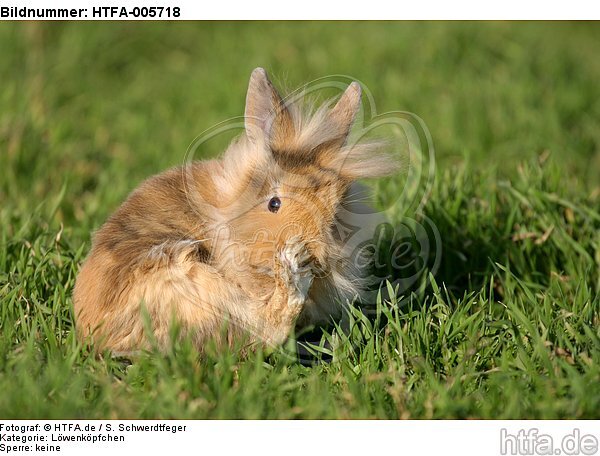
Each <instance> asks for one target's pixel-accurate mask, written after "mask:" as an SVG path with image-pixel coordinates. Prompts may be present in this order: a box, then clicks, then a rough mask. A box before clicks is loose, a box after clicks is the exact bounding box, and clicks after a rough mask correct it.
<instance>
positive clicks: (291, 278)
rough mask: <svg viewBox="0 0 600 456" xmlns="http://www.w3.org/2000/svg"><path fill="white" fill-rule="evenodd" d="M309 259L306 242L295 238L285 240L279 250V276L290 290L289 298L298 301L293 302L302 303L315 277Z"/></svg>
mask: <svg viewBox="0 0 600 456" xmlns="http://www.w3.org/2000/svg"><path fill="white" fill-rule="evenodd" d="M310 261H311V255H310V253H309V252H308V249H307V248H306V244H305V243H304V242H302V241H301V240H299V239H297V238H292V239H291V240H289V241H288V242H286V244H285V246H284V248H283V249H282V250H281V251H280V252H279V263H280V264H281V273H280V276H281V279H282V280H283V281H284V282H285V283H286V285H287V288H288V291H289V292H290V300H294V301H300V302H295V304H296V303H297V304H302V303H304V301H305V300H306V297H307V296H308V291H309V290H310V286H311V285H312V282H313V279H314V277H315V276H314V272H313V270H312V267H311V264H310Z"/></svg>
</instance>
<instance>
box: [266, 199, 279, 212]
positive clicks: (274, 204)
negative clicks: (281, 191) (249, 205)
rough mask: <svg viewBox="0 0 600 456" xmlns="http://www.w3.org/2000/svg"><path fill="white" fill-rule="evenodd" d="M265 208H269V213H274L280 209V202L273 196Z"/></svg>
mask: <svg viewBox="0 0 600 456" xmlns="http://www.w3.org/2000/svg"><path fill="white" fill-rule="evenodd" d="M267 207H268V208H269V210H270V211H271V212H273V213H275V212H277V211H278V210H279V208H280V207H281V200H280V199H279V198H277V197H276V196H274V197H273V198H271V199H270V200H269V204H268V205H267Z"/></svg>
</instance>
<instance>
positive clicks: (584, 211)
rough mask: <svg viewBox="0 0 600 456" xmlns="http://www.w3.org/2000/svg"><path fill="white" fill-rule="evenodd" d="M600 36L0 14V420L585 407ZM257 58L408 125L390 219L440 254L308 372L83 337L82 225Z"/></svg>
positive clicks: (436, 26) (595, 258)
mask: <svg viewBox="0 0 600 456" xmlns="http://www.w3.org/2000/svg"><path fill="white" fill-rule="evenodd" d="M599 43H600V28H599V27H598V26H597V25H596V24H587V23H526V22H520V23H507V22H499V23H473V22H469V23H459V22H454V23H441V22H436V23H427V22H422V23H375V22H365V23H328V22H314V23H305V22H295V23H278V22H268V23H254V22H240V23H218V22H217V23H172V24H168V23H156V24H142V23H112V24H111V23H103V24H96V23H94V24H76V23H66V24H49V23H48V24H44V23H23V24H15V23H1V24H0V49H2V59H0V169H1V174H0V203H1V204H0V303H1V307H0V417H2V418H5V419H9V418H600V297H599V291H600V272H599V270H600V128H599V125H600V84H599V83H598V81H600V59H598V44H599ZM256 66H263V67H265V68H267V69H268V70H269V72H270V74H271V75H272V76H273V79H274V80H275V82H276V83H277V84H278V85H279V86H284V87H287V88H289V89H295V88H297V87H300V86H301V85H302V84H304V83H307V82H309V81H312V80H314V79H316V78H319V77H323V76H329V75H336V74H343V75H350V76H352V77H354V78H356V79H358V80H360V81H361V82H362V83H363V85H364V86H365V87H366V88H368V90H369V91H370V93H371V94H372V95H373V98H374V101H375V103H376V106H377V111H378V112H386V111H392V110H399V111H407V112H412V113H415V114H416V115H418V116H419V117H420V118H422V119H423V121H424V123H425V124H426V126H427V128H428V130H429V132H430V133H431V137H432V139H433V144H434V145H435V165H436V170H435V174H434V176H432V179H431V181H432V183H433V186H432V188H431V193H430V195H429V197H428V199H427V201H426V204H425V205H424V207H423V208H422V210H421V211H418V212H412V211H413V210H414V208H412V207H408V206H407V207H400V208H399V209H398V210H395V211H392V216H391V220H390V222H391V223H392V225H394V226H401V225H403V224H405V223H406V221H407V220H415V221H416V222H417V223H424V221H426V220H428V221H430V222H431V224H432V225H433V226H434V227H435V229H436V230H437V232H439V239H438V241H439V243H438V244H439V249H440V252H439V254H438V255H436V257H435V258H434V260H435V259H437V260H438V264H436V265H435V267H431V269H430V270H429V269H428V266H430V264H429V263H427V264H425V265H423V268H422V271H421V276H420V280H419V281H418V283H415V284H413V286H412V287H408V288H407V287H405V288H403V289H402V290H398V296H397V297H392V298H390V299H381V300H380V301H379V303H378V305H377V307H376V309H364V312H361V311H360V310H359V309H355V310H353V312H352V321H353V325H352V329H351V331H350V332H349V333H346V334H344V333H341V334H340V333H337V334H335V335H333V333H335V328H329V329H327V330H326V331H325V333H324V334H323V338H322V341H327V340H329V341H333V342H335V343H334V348H333V356H331V354H330V353H328V351H329V349H328V348H327V347H329V345H324V347H325V348H322V349H320V350H317V349H315V351H317V352H321V354H319V353H317V354H316V360H315V362H313V363H306V362H299V360H298V359H294V357H293V356H290V353H293V350H292V349H293V345H292V344H290V345H288V347H286V348H284V349H282V350H275V351H273V352H269V353H266V352H264V351H260V350H258V351H256V352H254V353H251V354H249V355H247V356H241V355H239V354H237V353H236V352H235V351H231V352H226V353H223V352H214V351H211V350H209V353H207V354H206V355H205V356H203V357H199V356H198V355H197V353H195V352H194V350H193V349H192V348H191V347H190V345H189V344H188V343H186V342H185V341H183V342H181V343H180V344H178V345H177V346H176V347H174V348H173V350H172V352H171V353H168V354H159V353H147V354H145V355H143V356H141V357H140V358H138V359H136V360H135V361H134V362H133V363H132V364H131V363H129V362H127V361H126V360H122V359H113V358H111V357H110V356H106V354H98V353H95V351H94V349H93V347H83V346H81V344H80V343H78V342H77V340H76V338H75V334H74V331H73V310H72V299H71V292H72V289H73V284H74V280H75V277H76V275H77V272H78V269H79V267H80V265H81V262H82V261H83V259H84V258H85V255H86V254H87V252H88V251H89V248H90V242H91V233H92V232H93V230H94V229H96V228H98V227H99V226H100V225H101V224H102V222H103V221H104V220H105V218H106V217H107V216H108V215H109V214H110V213H111V212H112V211H113V210H114V209H115V208H116V207H117V206H118V205H119V203H120V202H121V201H122V200H123V199H124V198H125V197H126V196H127V194H128V193H129V192H130V191H131V190H133V189H134V188H135V187H136V186H137V185H138V184H139V183H140V182H141V181H142V180H143V179H144V178H146V177H148V176H150V175H152V174H154V173H157V172H159V171H161V170H163V169H165V168H167V167H169V166H172V165H176V164H179V163H181V162H182V161H183V159H184V157H185V153H186V150H187V148H188V146H189V145H190V143H191V142H192V141H193V140H194V138H195V137H196V136H197V135H199V134H201V133H202V132H203V131H204V130H205V129H207V128H209V127H211V126H213V125H215V124H216V123H218V122H220V121H223V120H225V119H229V118H231V117H235V116H240V115H242V113H243V103H244V96H245V90H246V86H247V81H248V76H249V74H250V71H251V70H252V69H253V68H254V67H256ZM223 144H224V141H215V142H213V143H209V144H207V145H206V147H205V148H203V149H202V151H201V154H203V155H204V156H206V157H209V156H215V155H217V154H218V153H219V150H220V148H222V147H223ZM201 154H199V155H201ZM433 177H434V179H433ZM400 184H401V183H399V182H397V181H395V180H394V179H390V180H387V181H385V182H384V183H382V184H380V185H378V186H376V187H375V188H376V190H377V195H376V196H377V198H378V200H379V201H394V200H395V198H396V196H397V195H396V193H397V192H398V188H399V186H400ZM423 185H424V184H423ZM397 204H401V203H397ZM432 264H433V263H432ZM382 286H383V288H384V289H387V288H386V284H385V283H383V284H382ZM392 294H393V293H392ZM367 310H369V311H368V312H367ZM320 358H322V359H320ZM319 359H320V361H319Z"/></svg>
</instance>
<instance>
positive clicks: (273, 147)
mask: <svg viewBox="0 0 600 456" xmlns="http://www.w3.org/2000/svg"><path fill="white" fill-rule="evenodd" d="M360 106H361V87H360V85H359V84H358V83H357V82H352V83H351V84H350V85H349V86H348V87H347V88H346V90H345V91H344V92H343V94H342V95H341V97H340V98H339V100H338V101H337V103H335V104H333V102H331V103H326V104H324V105H323V106H321V107H319V108H317V109H306V107H305V106H303V105H302V103H296V102H291V101H289V100H288V101H286V100H284V99H282V97H281V96H280V95H279V93H278V92H277V90H276V89H275V87H274V86H273V84H272V83H271V81H270V80H269V78H268V76H267V73H266V72H265V70H264V69H262V68H256V69H255V70H254V71H253V72H252V74H251V77H250V82H249V85H248V91H247V96H246V106H245V115H244V127H245V128H244V132H243V133H242V134H241V135H240V137H239V138H237V139H236V140H234V141H233V142H232V143H231V144H230V145H229V147H228V148H227V149H226V151H225V152H224V154H223V156H222V157H221V158H219V159H213V160H204V161H193V162H191V163H187V164H185V165H182V166H177V167H175V168H172V169H169V170H167V171H165V172H163V173H161V174H158V175H156V176H154V177H151V178H149V179H148V180H146V181H145V182H143V183H142V184H141V185H140V186H139V187H138V188H137V189H136V190H134V191H133V192H132V193H131V194H130V196H129V197H128V198H127V200H126V201H125V202H124V203H123V204H122V205H121V206H120V207H119V208H118V209H117V210H116V212H114V214H112V216H110V218H109V219H108V220H107V221H106V222H105V223H104V225H103V226H102V227H101V228H100V229H99V230H98V231H97V232H96V233H95V235H94V236H93V243H92V248H91V251H90V253H89V255H88V257H87V258H86V260H85V261H84V263H83V265H82V267H81V270H80V272H79V274H78V276H77V279H76V284H75V287H74V291H73V302H74V311H75V325H76V331H77V334H78V336H79V337H80V339H82V340H90V339H92V340H93V343H94V344H95V345H96V346H97V347H98V348H100V349H107V350H110V351H111V352H114V353H132V352H138V351H140V350H144V349H148V348H149V347H150V345H149V344H150V342H149V337H148V335H147V334H146V333H145V331H147V330H151V331H152V339H153V340H154V341H155V343H156V344H157V345H158V347H159V348H160V349H161V350H167V349H168V347H169V346H170V345H169V344H170V343H171V342H172V331H171V328H172V326H173V325H174V324H177V325H178V328H179V331H180V334H181V335H185V336H189V337H190V338H191V340H192V341H193V343H194V345H195V346H197V347H198V349H199V350H202V349H203V347H204V346H205V344H207V342H208V341H209V340H211V339H212V340H218V341H220V343H223V344H232V343H233V342H234V341H236V340H238V339H240V338H241V337H247V338H249V340H250V342H252V343H260V344H264V345H270V346H277V345H280V344H282V343H283V342H285V340H286V339H287V338H288V337H289V335H290V333H291V332H292V331H293V329H294V328H295V327H303V326H307V325H315V324H321V323H324V322H328V321H331V320H332V319H339V318H341V316H342V313H343V310H344V307H345V306H346V305H347V304H348V303H349V302H351V301H352V300H353V299H355V298H357V296H358V297H360V294H361V282H360V277H361V271H360V268H359V267H356V266H354V265H353V264H351V263H352V262H351V261H350V258H349V256H350V252H346V251H345V250H344V245H343V241H342V240H341V239H340V237H339V236H337V235H336V223H338V222H342V223H343V222H344V220H341V219H343V217H344V216H343V214H348V213H350V212H351V211H349V210H348V207H349V206H350V205H352V204H353V201H352V200H353V198H354V196H353V195H355V193H356V190H355V189H356V187H355V185H356V181H357V180H358V179H362V178H372V177H379V176H385V175H388V174H390V173H391V172H393V170H394V169H395V163H394V162H393V160H392V158H391V157H390V156H389V155H388V154H386V153H383V152H382V151H381V148H380V147H379V144H377V143H375V142H370V143H358V144H353V145H349V144H348V135H349V133H350V129H351V127H352V125H353V123H354V121H355V117H356V115H357V112H358V111H359V109H360ZM347 223H350V224H351V223H352V222H351V221H347ZM223 328H226V329H223Z"/></svg>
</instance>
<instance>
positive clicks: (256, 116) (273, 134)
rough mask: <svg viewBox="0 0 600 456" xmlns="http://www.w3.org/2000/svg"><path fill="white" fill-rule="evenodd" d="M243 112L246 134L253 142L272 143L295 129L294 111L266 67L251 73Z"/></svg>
mask: <svg viewBox="0 0 600 456" xmlns="http://www.w3.org/2000/svg"><path fill="white" fill-rule="evenodd" d="M244 116H245V127H246V135H247V136H248V138H249V139H250V140H251V141H253V142H257V141H261V140H263V141H265V142H266V143H271V144H272V143H274V142H278V141H282V140H284V139H285V137H286V136H290V135H291V134H292V133H293V122H292V118H291V115H290V113H289V111H288V109H287V107H286V106H285V103H284V101H283V100H282V99H281V96H280V95H279V93H278V92H277V90H276V89H275V87H273V84H271V81H269V78H268V76H267V72H266V71H265V70H264V69H263V68H256V69H255V70H254V71H253V72H252V74H251V75H250V83H249V84H248V94H247V95H246V111H245V113H244Z"/></svg>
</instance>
